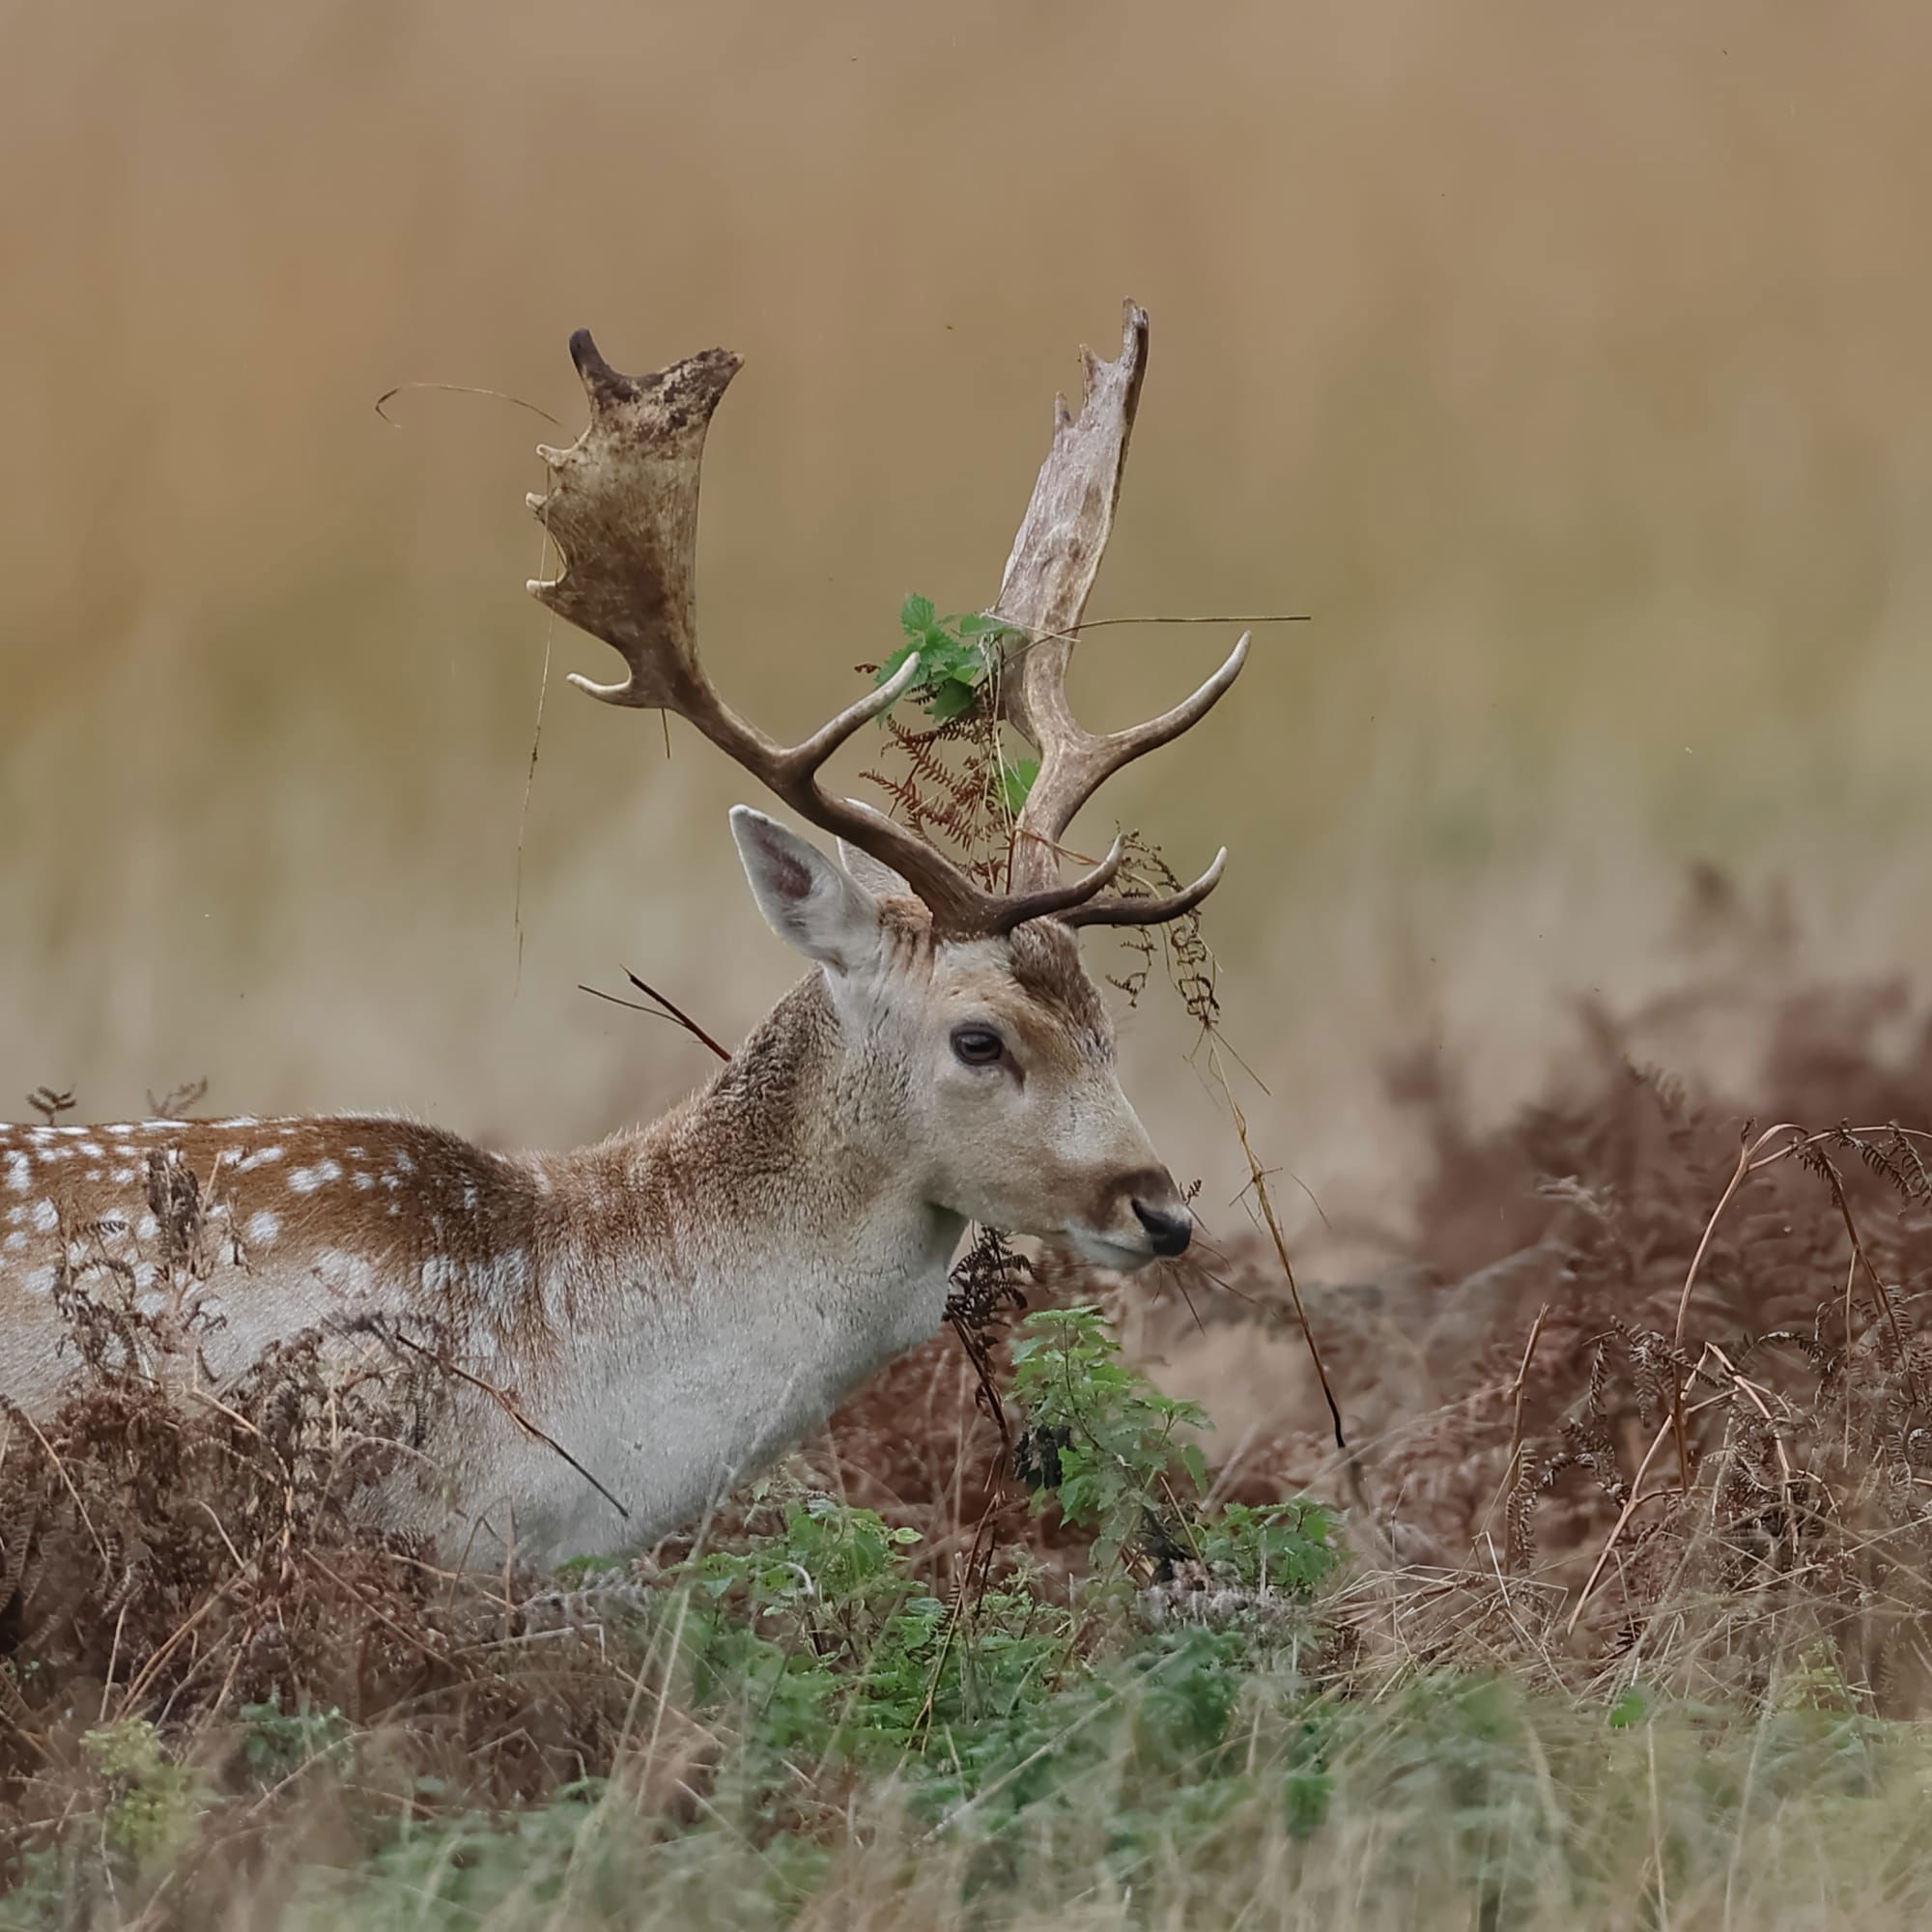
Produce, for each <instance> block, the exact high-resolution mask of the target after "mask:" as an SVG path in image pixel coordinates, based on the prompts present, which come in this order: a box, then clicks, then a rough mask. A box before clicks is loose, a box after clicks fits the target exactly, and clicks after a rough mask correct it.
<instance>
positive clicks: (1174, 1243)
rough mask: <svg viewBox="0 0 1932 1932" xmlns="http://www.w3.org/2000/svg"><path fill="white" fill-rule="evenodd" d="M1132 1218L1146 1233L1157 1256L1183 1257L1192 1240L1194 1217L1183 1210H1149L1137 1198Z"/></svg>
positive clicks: (1146, 1205) (1149, 1208) (1144, 1203)
mask: <svg viewBox="0 0 1932 1932" xmlns="http://www.w3.org/2000/svg"><path fill="white" fill-rule="evenodd" d="M1134 1218H1135V1219H1136V1220H1138V1221H1139V1222H1140V1224H1141V1226H1142V1227H1143V1228H1145V1229H1146V1230H1147V1231H1148V1240H1149V1242H1150V1244H1151V1246H1152V1248H1153V1251H1154V1253H1155V1254H1157V1255H1184V1254H1185V1253H1186V1252H1187V1244H1188V1242H1189V1241H1191V1240H1192V1239H1193V1238H1194V1216H1193V1215H1192V1214H1190V1213H1189V1212H1188V1211H1187V1209H1186V1208H1151V1207H1149V1206H1148V1204H1147V1203H1146V1202H1145V1201H1143V1200H1141V1199H1139V1197H1138V1196H1137V1197H1136V1198H1135V1201H1134Z"/></svg>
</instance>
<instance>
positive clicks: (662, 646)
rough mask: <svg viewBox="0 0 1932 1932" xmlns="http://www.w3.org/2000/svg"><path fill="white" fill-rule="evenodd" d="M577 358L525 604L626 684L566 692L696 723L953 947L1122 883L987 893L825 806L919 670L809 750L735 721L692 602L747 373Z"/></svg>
mask: <svg viewBox="0 0 1932 1932" xmlns="http://www.w3.org/2000/svg"><path fill="white" fill-rule="evenodd" d="M570 355H571V360H572V361H573V362H575V363H576V364H577V371H578V374H579V375H580V376H581V377H582V379H583V387H584V391H585V393H586V394H587V395H588V397H589V399H590V424H589V427H588V428H587V429H585V431H584V432H583V434H582V436H581V437H579V438H578V440H576V442H574V443H573V444H572V445H571V446H570V447H569V448H568V449H548V448H540V449H539V450H538V452H537V453H538V454H539V455H540V456H541V457H542V458H543V459H544V461H545V462H546V463H547V464H549V466H550V468H551V469H552V471H553V474H554V483H553V485H552V488H551V489H550V491H549V492H548V493H547V494H546V495H544V496H541V497H537V496H532V497H530V498H529V499H528V500H529V506H530V508H531V510H532V511H534V512H535V514H536V516H537V519H538V521H539V522H541V523H542V525H543V526H544V527H545V528H546V529H547V530H549V531H550V533H551V534H552V536H554V538H555V539H556V542H557V547H558V548H559V549H560V550H561V551H562V553H563V557H564V568H563V571H562V573H561V575H559V576H558V577H556V578H554V579H553V580H551V581H549V582H532V583H531V584H530V586H529V588H530V592H531V594H532V595H533V596H535V597H536V598H537V599H538V601H539V602H541V603H542V604H544V605H546V606H547V607H548V608H549V609H550V610H553V611H555V612H556V613H557V615H558V616H560V617H567V618H569V620H570V621H571V622H572V623H573V624H576V625H578V626H579V627H580V628H581V629H582V630H585V631H588V632H589V633H590V635H591V636H592V637H593V638H601V639H603V640H604V642H606V643H607V644H609V645H611V648H612V649H613V650H615V651H616V652H617V653H618V655H619V656H621V657H622V658H623V660H624V662H625V664H626V665H627V666H629V668H630V672H629V675H628V676H627V677H625V678H624V679H623V680H622V682H620V683H617V684H597V683H593V682H592V681H591V680H590V679H589V678H586V677H581V676H578V675H576V674H575V673H573V674H572V676H571V680H570V681H571V683H572V684H574V685H576V686H577V687H578V688H579V689H580V690H582V691H587V692H588V693H589V694H590V695H591V696H593V697H599V698H602V699H603V700H604V702H605V703H606V704H623V705H639V706H649V707H651V708H654V709H662V710H665V711H674V712H676V713H677V715H678V716H679V717H680V718H684V719H688V720H689V721H690V722H691V723H692V724H693V725H696V727H697V728H698V729H699V730H700V731H701V732H703V733H704V735H705V736H706V737H707V738H709V739H710V740H711V742H712V743H713V744H714V745H716V746H717V747H718V748H719V750H720V751H722V752H724V753H725V754H726V755H727V756H729V757H731V758H733V759H734V760H736V762H737V763H738V764H740V765H742V766H743V767H744V769H745V770H746V771H748V772H750V773H751V774H752V775H753V777H754V778H755V779H757V780H758V781H759V782H760V783H761V784H763V785H764V786H765V787H766V788H767V789H768V790H770V791H771V792H772V793H773V794H774V796H776V797H777V798H779V799H780V800H781V801H782V802H783V803H784V804H785V805H787V806H789V807H790V808H791V809H792V810H794V811H795V812H797V813H798V815H799V816H800V817H801V818H803V819H805V820H806V821H807V822H808V823H810V824H812V825H815V826H817V827H818V828H819V830H820V831H822V832H830V833H833V834H835V835H836V836H837V837H838V838H843V839H844V840H845V841H846V842H847V843H848V844H851V845H854V846H857V847H858V849H859V850H860V851H862V852H864V853H866V854H867V855H868V856H869V857H871V858H873V859H876V860H878V861H879V863H880V864H881V865H884V866H889V867H892V869H893V870H894V871H895V872H897V873H898V874H899V876H900V877H901V878H903V879H904V880H905V882H906V883H907V885H909V886H910V887H911V888H912V890H913V891H914V892H915V893H917V894H918V895H919V896H920V897H921V898H922V899H923V901H924V902H925V904H926V905H927V907H928V908H930V910H931V913H932V917H933V921H934V923H935V924H936V925H937V926H938V927H939V928H940V929H941V930H943V931H945V932H947V933H949V934H952V935H956V936H961V937H965V936H972V935H980V934H986V933H997V932H1010V931H1011V930H1012V928H1013V927H1014V926H1016V925H1018V924H1020V923H1023V922H1024V921H1026V920H1030V919H1041V918H1045V917H1047V916H1049V915H1052V914H1062V915H1065V914H1067V913H1069V912H1072V911H1074V910H1075V909H1077V908H1079V907H1081V906H1083V905H1085V904H1086V903H1087V902H1088V901H1089V900H1091V899H1092V898H1093V897H1094V895H1095V894H1096V893H1098V892H1100V891H1101V890H1102V889H1103V888H1104V887H1105V886H1106V885H1107V884H1108V883H1109V882H1110V881H1111V880H1112V879H1113V877H1114V874H1115V873H1116V871H1118V870H1119V868H1120V863H1121V855H1120V852H1119V849H1118V847H1117V848H1116V850H1114V851H1113V852H1111V853H1109V854H1108V856H1107V858H1105V859H1104V860H1102V861H1101V863H1100V864H1099V865H1098V866H1095V867H1093V869H1092V870H1090V871H1089V872H1087V873H1086V874H1085V875H1084V876H1083V877H1081V878H1079V879H1076V880H1074V881H1072V882H1071V883H1070V884H1067V885H1064V886H1063V885H1060V884H1058V883H1056V882H1051V881H1042V883H1041V884H1040V885H1039V887H1038V888H1037V890H1034V891H1031V892H1026V893H1020V894H1016V895H1003V894H995V893H988V892H986V891H984V890H983V889H982V888H981V887H980V885H978V884H977V883H976V882H975V881H974V880H973V878H972V877H971V876H970V875H969V874H968V873H967V872H966V871H965V870H963V869H962V868H961V867H958V866H955V865H954V864H953V863H952V861H951V860H950V859H948V858H947V857H946V856H945V854H944V853H942V852H939V851H937V850H935V849H934V848H933V847H932V846H930V845H928V844H927V843H926V842H925V841H924V839H923V838H920V837H919V836H918V835H917V834H916V833H914V832H912V831H910V830H908V829H907V828H906V827H905V826H903V825H897V824H895V823H894V822H893V820H891V819H890V818H888V817H886V815H885V814H884V813H883V812H879V811H874V810H872V809H871V808H870V807H869V806H867V805H862V804H860V803H859V802H858V800H856V799H849V798H835V797H833V796H832V795H831V794H830V793H829V792H827V791H826V790H825V788H824V787H823V786H822V785H821V784H820V783H819V780H818V774H819V772H820V770H821V769H822V768H823V766H824V764H825V761H826V760H827V759H828V758H829V757H831V755H832V754H833V753H834V752H836V751H837V750H838V748H839V746H840V745H842V744H844V742H845V741H846V739H848V738H849V737H851V736H852V734H853V733H854V732H855V731H857V730H858V729H859V728H860V726H861V725H866V724H867V723H869V722H870V721H871V720H872V719H874V718H877V717H878V716H879V715H880V713H881V712H883V711H885V710H887V709H888V708H889V707H890V706H891V705H892V704H893V703H894V701H895V699H897V698H898V697H900V696H903V694H904V693H905V691H906V688H907V687H908V686H909V685H910V684H911V683H912V682H913V680H914V679H915V678H916V677H917V676H918V675H919V661H918V659H917V657H912V658H908V659H907V661H906V662H905V663H904V664H903V665H901V666H900V668H899V669H898V671H897V673H896V674H895V676H894V677H892V678H891V679H889V680H888V681H887V682H886V683H884V684H882V685H880V686H879V687H878V688H877V689H876V690H874V691H871V692H868V693H867V695H866V696H864V697H862V698H860V699H859V701H858V702H857V703H856V704H853V705H850V706H849V707H848V708H847V709H845V710H843V711H841V712H840V713H839V714H838V717H836V718H834V719H833V720H832V721H831V723H830V724H827V725H821V726H820V727H819V728H818V729H817V730H816V731H814V732H813V733H812V734H811V736H810V738H808V739H806V740H805V741H804V743H803V744H799V745H792V746H784V745H781V744H778V743H777V742H776V741H775V740H773V739H771V738H768V737H766V736H765V734H764V733H763V732H762V731H760V730H759V729H758V728H757V726H756V725H753V724H750V723H748V722H747V721H746V720H745V719H743V718H741V717H739V715H738V714H737V713H736V712H735V711H733V710H732V709H731V707H730V706H729V705H727V704H726V703H725V700H724V698H723V697H721V696H719V694H718V692H717V690H716V688H715V687H714V686H713V684H712V682H711V680H710V678H709V677H707V676H706V675H705V671H704V668H703V666H702V665H701V664H700V663H699V662H698V657H697V626H696V596H695V587H694V576H695V570H694V566H695V563H696V549H697V484H698V467H699V463H700V460H701V458H702V456H703V453H704V436H705V432H706V430H707V429H709V428H710V425H711V416H712V412H714V411H715V410H716V409H717V407H718V404H719V401H720V399H721V398H722V397H723V396H724V394H725V387H726V385H727V384H729V383H730V381H731V378H732V377H733V376H735V375H736V374H737V373H738V369H739V366H740V365H739V360H738V357H737V356H736V355H732V354H731V352H730V351H729V350H728V349H707V350H705V351H703V352H702V353H701V354H699V355H691V356H687V357H686V358H685V359H684V360H683V361H682V362H674V363H672V364H671V366H670V367H669V368H668V369H664V370H660V371H658V372H656V373H655V374H652V375H648V376H625V375H620V374H619V373H618V371H616V370H615V369H613V368H611V365H610V364H609V363H608V362H606V361H605V359H604V358H603V356H602V355H599V354H598V353H597V345H596V344H595V343H594V342H593V341H592V340H591V339H590V333H589V331H588V330H587V329H579V330H578V331H577V333H576V334H575V335H573V336H572V337H571V338H570Z"/></svg>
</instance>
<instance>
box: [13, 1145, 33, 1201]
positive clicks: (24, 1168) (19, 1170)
mask: <svg viewBox="0 0 1932 1932" xmlns="http://www.w3.org/2000/svg"><path fill="white" fill-rule="evenodd" d="M33 1184H34V1162H33V1156H32V1155H31V1154H24V1153H14V1154H9V1155H8V1156H7V1185H8V1186H9V1187H11V1188H12V1189H13V1190H14V1193H15V1194H24V1193H26V1191H27V1189H28V1188H30V1187H31V1186H32V1185H33Z"/></svg>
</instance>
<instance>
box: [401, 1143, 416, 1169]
mask: <svg viewBox="0 0 1932 1932" xmlns="http://www.w3.org/2000/svg"><path fill="white" fill-rule="evenodd" d="M415 1171H416V1164H415V1162H414V1161H412V1159H411V1158H410V1157H409V1155H408V1154H406V1153H405V1152H404V1151H402V1149H401V1148H398V1149H397V1150H396V1172H397V1173H398V1174H413V1173H414V1172H415Z"/></svg>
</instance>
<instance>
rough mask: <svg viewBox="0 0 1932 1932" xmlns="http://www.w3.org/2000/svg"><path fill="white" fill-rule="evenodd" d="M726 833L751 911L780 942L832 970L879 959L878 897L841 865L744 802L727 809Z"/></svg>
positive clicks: (852, 968)
mask: <svg viewBox="0 0 1932 1932" xmlns="http://www.w3.org/2000/svg"><path fill="white" fill-rule="evenodd" d="M731 837H732V838H735V839H736V840H737V841H738V857H739V858H740V859H742V860H743V861H744V863H745V876H746V877H747V878H748V879H750V880H751V882H752V896H753V898H755V899H756V900H757V902H758V910H759V911H760V912H762V913H763V914H764V916H765V919H766V921H767V923H769V924H770V926H771V928H772V930H773V931H774V932H776V933H777V934H778V936H779V937H780V938H781V939H782V940H783V941H784V942H785V943H786V945H788V946H794V947H796V948H797V949H798V951H799V952H803V953H804V954H805V955H806V957H807V958H808V959H816V960H817V961H818V962H819V964H820V965H821V966H829V967H831V968H832V970H833V971H834V972H835V973H853V972H857V971H859V970H861V969H862V968H864V967H867V966H869V965H871V964H872V963H873V962H874V961H875V960H876V959H877V958H878V956H879V904H878V901H877V900H876V899H875V898H873V896H872V895H871V894H870V893H868V892H867V890H866V889H865V887H864V886H862V885H860V884H859V883H858V882H857V881H856V880H855V879H854V878H853V877H852V876H851V874H850V873H849V872H847V871H846V870H845V869H844V868H843V867H840V866H836V865H834V864H833V863H832V861H831V860H830V859H828V858H827V857H826V856H825V854H824V853H823V852H821V851H820V850H819V849H818V847H817V846H816V845H814V844H812V843H811V842H810V840H809V839H805V838H800V837H799V836H798V834H797V833H796V832H793V831H791V830H790V829H789V828H788V827H786V826H783V825H781V824H780V823H779V822H778V820H777V819H775V818H767V817H766V816H765V814H764V813H763V812H762V811H753V810H752V808H751V807H750V806H749V805H734V806H733V807H732V808H731Z"/></svg>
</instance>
